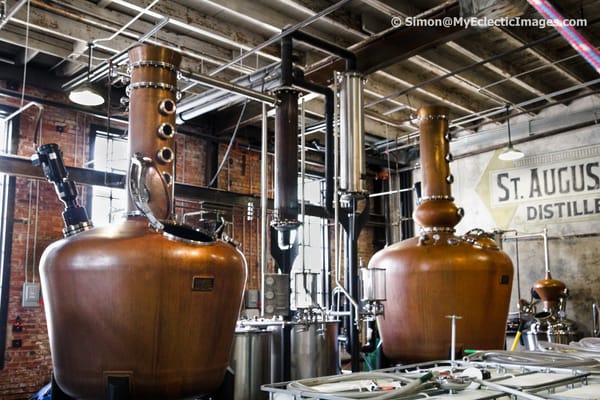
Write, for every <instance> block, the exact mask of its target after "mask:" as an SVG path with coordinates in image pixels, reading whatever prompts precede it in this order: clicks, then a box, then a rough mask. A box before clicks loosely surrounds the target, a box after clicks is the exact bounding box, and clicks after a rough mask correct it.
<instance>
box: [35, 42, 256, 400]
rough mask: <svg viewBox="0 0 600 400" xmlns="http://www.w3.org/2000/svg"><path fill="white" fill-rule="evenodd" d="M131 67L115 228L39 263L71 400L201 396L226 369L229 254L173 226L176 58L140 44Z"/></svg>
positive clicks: (240, 266)
mask: <svg viewBox="0 0 600 400" xmlns="http://www.w3.org/2000/svg"><path fill="white" fill-rule="evenodd" d="M129 61H130V67H131V85H130V87H129V93H130V113H129V141H130V142H129V147H130V153H131V154H130V155H131V157H132V166H131V170H130V173H129V176H128V181H129V192H130V194H131V195H132V201H130V204H129V205H128V211H129V213H128V216H127V218H126V219H125V220H124V221H123V222H120V223H116V224H112V225H109V226H107V227H97V228H91V229H87V230H84V231H83V232H80V233H76V234H74V235H72V236H69V237H66V238H64V239H62V240H60V241H58V242H55V243H53V244H52V245H50V246H49V247H48V248H47V249H46V251H45V252H44V254H43V256H42V260H41V281H42V289H43V293H44V300H45V308H46V315H47V320H48V331H49V337H50V347H51V353H52V363H53V374H54V378H55V381H56V383H57V384H58V386H59V387H60V389H61V390H62V391H63V392H64V393H65V394H67V395H68V396H71V397H74V398H78V399H106V398H109V397H108V395H107V393H108V391H109V386H110V385H111V382H115V381H118V382H121V383H122V382H125V386H126V391H127V392H128V396H130V397H128V398H132V399H176V398H182V397H185V396H191V395H198V394H205V393H211V392H213V391H214V390H216V389H217V388H218V387H219V386H220V385H221V383H222V381H223V379H224V377H225V372H226V369H227V366H228V360H229V351H230V348H231V344H232V342H233V336H234V331H235V323H236V320H237V317H238V313H239V310H240V306H241V300H242V294H243V290H244V285H245V280H246V261H245V259H244V256H243V255H242V254H241V253H240V252H239V251H238V250H237V249H236V248H235V247H234V246H233V245H232V244H230V243H228V242H225V241H223V240H221V239H217V238H216V237H211V236H208V235H205V234H202V233H200V232H198V231H196V230H195V229H192V228H191V227H189V226H186V225H180V224H177V223H175V222H173V218H172V204H173V185H174V178H173V173H174V159H175V151H174V135H175V104H176V95H177V87H176V85H177V68H178V66H179V62H180V55H179V54H178V53H176V52H174V51H171V50H168V49H165V48H161V47H156V46H150V45H141V46H137V47H134V48H132V49H131V50H130V51H129Z"/></svg>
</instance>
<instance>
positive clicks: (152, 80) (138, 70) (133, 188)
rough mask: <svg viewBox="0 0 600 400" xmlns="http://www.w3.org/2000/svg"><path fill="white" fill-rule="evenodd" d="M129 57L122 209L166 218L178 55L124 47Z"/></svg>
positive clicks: (170, 205) (170, 189)
mask: <svg viewBox="0 0 600 400" xmlns="http://www.w3.org/2000/svg"><path fill="white" fill-rule="evenodd" d="M129 62H130V64H129V68H130V70H131V83H130V85H129V87H128V94H129V97H130V102H129V156H130V157H131V159H132V169H131V170H130V172H129V177H128V181H129V182H130V185H129V189H130V193H129V194H130V195H132V196H130V197H129V200H128V206H127V211H128V212H130V213H131V212H136V211H137V210H140V209H141V211H142V212H143V213H145V214H148V213H151V214H152V215H153V216H154V217H156V218H157V219H160V220H166V219H170V218H171V217H172V214H173V194H174V183H175V178H174V176H175V111H176V101H177V100H178V96H179V91H178V90H177V70H178V68H179V64H180V62H181V55H180V54H179V53H177V52H175V51H173V50H170V49H166V48H164V47H158V46H152V45H140V46H137V47H134V48H132V49H131V50H129ZM152 110H155V111H156V112H152ZM134 165H136V168H133V166H134ZM132 182H133V183H132ZM132 192H133V193H132ZM132 197H133V198H132ZM140 203H142V204H140Z"/></svg>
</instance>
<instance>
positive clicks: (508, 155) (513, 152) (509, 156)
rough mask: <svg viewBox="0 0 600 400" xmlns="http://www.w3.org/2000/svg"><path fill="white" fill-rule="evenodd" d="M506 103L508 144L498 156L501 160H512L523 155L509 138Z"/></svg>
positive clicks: (508, 116) (507, 114) (507, 117)
mask: <svg viewBox="0 0 600 400" xmlns="http://www.w3.org/2000/svg"><path fill="white" fill-rule="evenodd" d="M508 107H509V106H508V104H507V105H506V127H507V128H508V145H507V146H506V148H505V149H504V151H503V152H502V153H500V155H498V158H499V159H500V160H502V161H514V160H518V159H520V158H523V156H524V155H525V154H524V153H523V152H522V151H520V150H517V149H515V148H514V147H513V144H512V141H511V139H510V115H509V113H508Z"/></svg>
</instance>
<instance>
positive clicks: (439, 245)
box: [369, 106, 513, 363]
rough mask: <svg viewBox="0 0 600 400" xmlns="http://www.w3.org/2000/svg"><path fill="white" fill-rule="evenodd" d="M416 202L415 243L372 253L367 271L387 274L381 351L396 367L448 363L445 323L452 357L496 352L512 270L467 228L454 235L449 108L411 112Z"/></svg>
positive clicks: (483, 237)
mask: <svg viewBox="0 0 600 400" xmlns="http://www.w3.org/2000/svg"><path fill="white" fill-rule="evenodd" d="M418 118H419V126H420V153H421V170H422V175H423V176H422V198H421V199H420V202H419V205H418V206H417V208H416V210H415V212H414V219H415V221H416V222H417V223H418V224H419V225H420V226H421V234H420V236H418V237H414V238H411V239H407V240H403V241H401V242H398V243H395V244H393V245H391V246H389V247H387V248H385V249H383V250H381V251H379V252H377V253H376V254H375V255H374V256H373V257H372V258H371V260H370V262H369V268H383V269H385V270H386V293H387V300H386V301H385V302H384V309H385V311H384V315H383V316H380V317H378V322H379V326H380V329H381V336H382V342H383V352H384V354H385V356H386V357H387V358H389V359H390V360H392V361H395V362H402V363H410V362H420V361H431V360H440V359H448V358H452V357H453V356H460V354H455V355H451V354H450V350H451V348H453V346H452V343H450V342H451V340H450V339H451V323H450V321H449V320H448V318H447V317H448V316H460V317H461V319H460V320H459V321H457V323H456V342H457V343H456V351H457V352H460V350H461V349H503V348H504V346H505V330H506V321H507V316H508V308H509V302H510V294H511V288H512V278H513V266H512V262H511V260H510V258H509V257H508V255H506V254H505V253H504V252H502V251H501V250H500V249H499V248H498V246H497V245H496V242H495V241H494V240H493V239H492V237H491V236H490V235H488V234H486V233H485V232H483V231H482V230H479V229H474V230H472V231H470V232H469V233H467V234H466V235H464V236H460V237H459V236H456V235H455V234H454V226H456V224H458V222H459V221H460V220H461V218H462V215H463V212H462V209H460V208H457V207H456V205H455V204H454V202H453V198H452V196H451V191H450V186H451V183H452V181H453V178H452V175H451V174H450V167H449V163H450V161H451V156H450V154H449V136H448V135H447V131H448V109H447V108H445V107H438V106H428V107H422V108H420V109H419V110H418Z"/></svg>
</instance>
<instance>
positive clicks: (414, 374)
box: [262, 351, 600, 400]
mask: <svg viewBox="0 0 600 400" xmlns="http://www.w3.org/2000/svg"><path fill="white" fill-rule="evenodd" d="M262 390H263V391H266V392H268V393H269V398H270V399H272V400H295V399H328V400H338V399H339V400H344V399H357V398H360V399H378V400H383V399H399V400H404V399H406V400H412V399H435V400H493V399H515V400H518V399H527V400H600V362H599V361H598V360H596V359H593V358H585V357H580V356H577V355H570V354H566V353H560V352H543V353H534V352H504V351H498V352H478V353H475V354H473V355H471V356H469V357H467V358H465V359H463V360H461V361H455V362H452V361H447V360H442V361H433V362H428V363H420V364H412V365H400V366H396V367H393V368H387V369H382V370H376V371H371V372H368V373H353V374H342V375H336V376H328V377H320V378H314V379H303V380H299V381H290V382H282V383H275V384H269V385H263V386H262Z"/></svg>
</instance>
